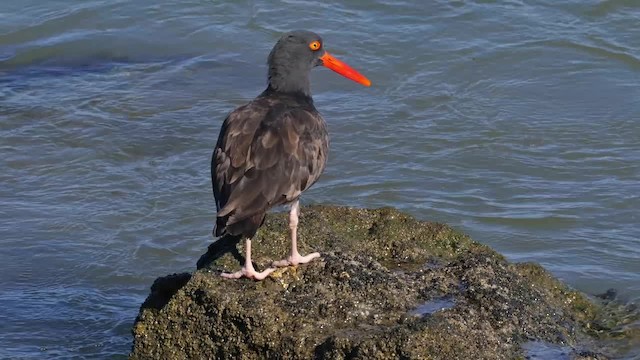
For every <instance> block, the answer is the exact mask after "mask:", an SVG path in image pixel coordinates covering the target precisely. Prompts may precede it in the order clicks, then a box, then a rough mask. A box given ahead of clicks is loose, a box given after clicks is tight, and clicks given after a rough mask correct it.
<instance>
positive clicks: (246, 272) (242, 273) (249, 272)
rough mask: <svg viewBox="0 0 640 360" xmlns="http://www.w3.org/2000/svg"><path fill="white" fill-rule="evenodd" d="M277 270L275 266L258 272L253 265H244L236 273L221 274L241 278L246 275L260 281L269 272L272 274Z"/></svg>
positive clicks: (230, 277) (227, 277) (226, 276)
mask: <svg viewBox="0 0 640 360" xmlns="http://www.w3.org/2000/svg"><path fill="white" fill-rule="evenodd" d="M275 270H276V269H274V268H268V269H266V270H264V271H262V272H257V271H255V269H253V266H252V267H251V268H247V267H242V270H239V271H236V272H234V273H222V274H220V276H222V277H223V278H225V279H239V278H241V277H246V278H247V279H253V280H256V281H260V280H264V279H265V278H266V277H267V276H269V274H271V273H272V272H274V271H275Z"/></svg>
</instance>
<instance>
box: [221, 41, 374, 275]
mask: <svg viewBox="0 0 640 360" xmlns="http://www.w3.org/2000/svg"><path fill="white" fill-rule="evenodd" d="M268 65H269V77H268V86H267V89H266V90H265V91H264V92H263V93H262V94H260V95H259V96H258V97H257V98H255V99H254V100H253V101H251V102H249V103H248V104H245V105H242V106H240V107H238V108H237V109H235V110H234V111H233V112H232V113H231V114H229V116H227V118H226V119H225V121H224V123H223V124H222V129H221V130H220V135H219V137H218V143H217V144H216V148H215V150H214V151H213V158H212V160H211V181H212V183H213V195H214V197H215V199H216V207H217V210H218V214H217V218H216V225H215V230H214V233H215V236H223V235H226V234H229V235H233V236H238V237H244V238H246V248H245V251H246V258H245V264H244V266H243V267H242V270H240V271H238V272H235V273H223V274H222V276H224V277H226V278H240V277H243V276H245V277H247V278H251V279H255V280H262V279H264V278H265V277H267V276H268V275H269V274H270V273H271V272H272V271H274V270H275V269H274V268H269V269H266V270H264V271H262V272H257V271H255V269H254V267H253V264H252V263H251V238H252V237H253V236H254V235H255V233H256V231H257V230H258V228H259V227H260V226H261V225H262V223H263V221H264V218H265V215H266V212H267V211H268V210H269V209H270V208H271V207H274V206H278V205H290V206H291V211H290V213H289V227H290V228H291V253H290V255H289V257H288V258H286V259H285V260H281V261H275V262H274V263H273V266H288V265H297V264H304V263H307V262H309V261H311V260H312V259H314V258H316V257H319V256H320V254H319V253H312V254H309V255H306V256H302V255H300V253H299V252H298V246H297V243H296V240H297V239H296V235H297V226H298V215H299V212H300V210H299V203H298V199H299V198H300V195H301V194H302V192H303V191H305V190H307V189H308V188H309V187H311V185H313V184H314V183H315V182H316V181H317V180H318V178H319V177H320V174H322V171H323V170H324V167H325V164H326V161H327V152H328V150H329V136H328V134H327V127H326V124H325V122H324V119H323V118H322V116H320V113H318V111H317V110H316V108H315V107H314V106H313V99H311V91H310V87H309V73H310V71H311V69H313V68H314V67H316V66H318V65H324V66H325V67H328V68H329V69H331V70H333V71H335V72H337V73H338V74H340V75H342V76H344V77H347V78H349V79H351V80H353V81H356V82H358V83H360V84H362V85H365V86H369V85H371V82H370V81H369V80H368V79H367V78H366V77H364V76H362V75H361V74H359V73H358V72H357V71H355V70H354V69H352V68H351V67H349V66H348V65H347V64H345V63H343V62H342V61H340V60H338V59H336V58H335V57H333V56H331V55H330V54H329V53H328V52H326V51H325V50H324V44H323V42H322V39H321V38H320V36H318V35H317V34H314V33H312V32H309V31H292V32H290V33H287V34H285V35H284V36H283V37H281V38H280V40H278V42H277V43H276V45H275V46H274V47H273V50H271V53H270V54H269V61H268Z"/></svg>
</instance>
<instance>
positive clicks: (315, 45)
mask: <svg viewBox="0 0 640 360" xmlns="http://www.w3.org/2000/svg"><path fill="white" fill-rule="evenodd" d="M309 49H311V50H313V51H316V50H319V49H320V41H317V40H316V41H312V42H311V43H309Z"/></svg>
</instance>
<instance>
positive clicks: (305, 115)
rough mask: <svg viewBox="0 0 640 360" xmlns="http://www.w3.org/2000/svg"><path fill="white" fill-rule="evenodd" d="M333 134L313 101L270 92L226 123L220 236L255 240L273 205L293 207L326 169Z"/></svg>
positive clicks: (218, 168)
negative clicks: (328, 129)
mask: <svg viewBox="0 0 640 360" xmlns="http://www.w3.org/2000/svg"><path fill="white" fill-rule="evenodd" d="M328 151H329V135H328V133H327V127H326V124H325V121H324V119H323V118H322V116H320V114H319V113H318V111H317V110H316V108H315V107H314V106H313V101H312V100H311V98H310V97H306V96H301V95H295V94H281V93H278V92H275V91H272V90H267V91H265V92H264V93H263V94H262V95H260V96H259V97H258V98H257V99H255V100H253V101H252V102H250V103H248V104H246V105H244V106H241V107H239V108H238V109H236V110H235V111H233V112H232V113H231V114H230V115H229V116H228V117H227V119H226V120H225V122H224V124H223V125H222V129H221V131H220V137H219V138H218V144H217V145H216V149H215V152H214V156H213V162H212V166H211V170H212V171H211V177H212V179H213V191H214V195H215V198H216V204H217V207H218V215H217V219H216V232H215V234H216V236H221V235H223V234H225V233H228V234H231V235H242V236H245V237H249V238H251V237H253V235H255V233H256V231H257V230H258V227H259V226H260V225H261V224H262V221H263V219H264V217H265V214H266V212H267V210H269V208H271V207H273V206H278V205H283V204H287V203H291V202H293V201H295V200H297V199H298V198H299V197H300V194H301V193H302V192H303V191H305V190H306V189H308V188H309V187H310V186H311V185H313V184H314V183H315V182H316V181H317V180H318V178H319V177H320V174H322V171H323V170H324V167H325V164H326V161H327V153H328Z"/></svg>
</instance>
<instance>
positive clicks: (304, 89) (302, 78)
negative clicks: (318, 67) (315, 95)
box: [267, 64, 311, 98]
mask: <svg viewBox="0 0 640 360" xmlns="http://www.w3.org/2000/svg"><path fill="white" fill-rule="evenodd" d="M267 89H271V90H273V91H275V92H279V93H288V94H299V95H304V96H306V97H309V98H310V97H311V83H310V81H309V69H296V68H291V67H286V66H278V65H277V64H270V66H269V81H268V86H267Z"/></svg>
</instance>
